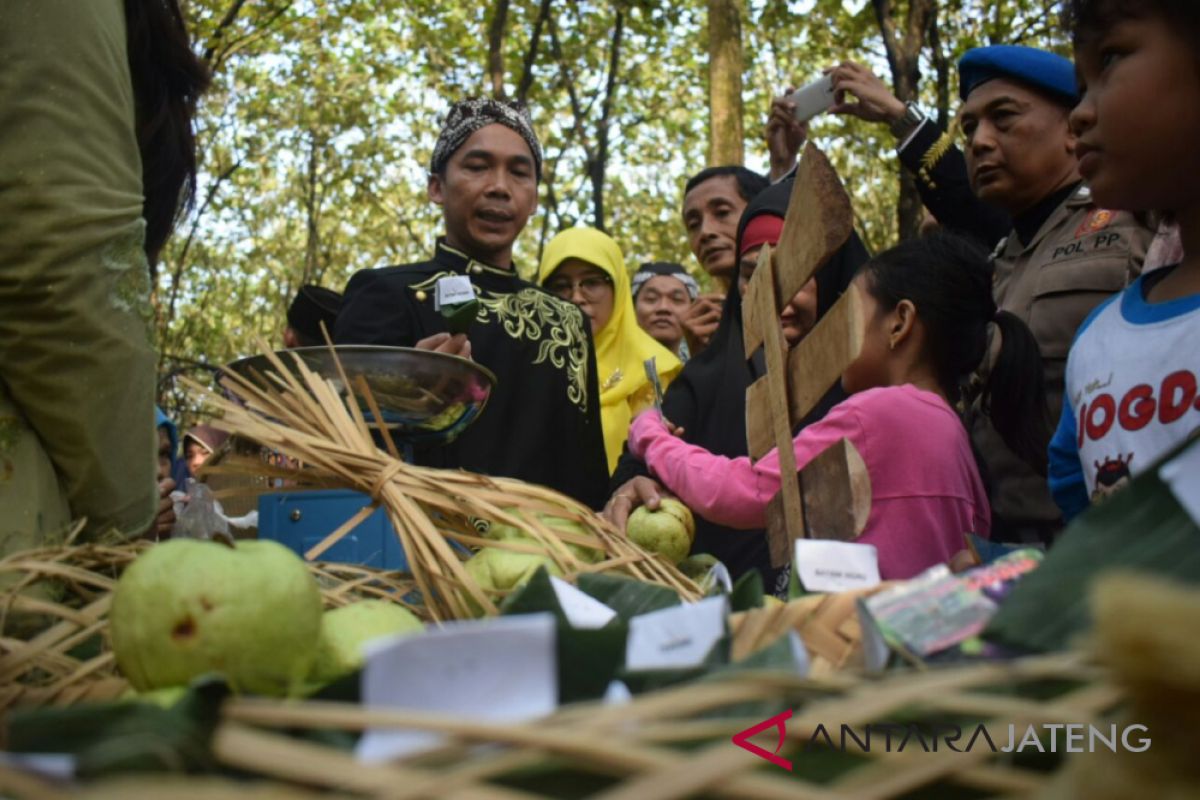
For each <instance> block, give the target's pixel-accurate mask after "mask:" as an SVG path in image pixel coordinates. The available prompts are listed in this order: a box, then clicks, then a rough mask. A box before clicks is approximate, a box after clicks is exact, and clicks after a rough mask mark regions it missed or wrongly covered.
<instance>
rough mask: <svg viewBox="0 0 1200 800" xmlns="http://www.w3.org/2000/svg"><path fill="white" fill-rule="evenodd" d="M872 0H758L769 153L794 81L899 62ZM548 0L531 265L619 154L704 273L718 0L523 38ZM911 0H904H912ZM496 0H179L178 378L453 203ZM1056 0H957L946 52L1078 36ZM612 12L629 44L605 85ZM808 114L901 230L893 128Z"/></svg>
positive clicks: (401, 249) (631, 181)
mask: <svg viewBox="0 0 1200 800" xmlns="http://www.w3.org/2000/svg"><path fill="white" fill-rule="evenodd" d="M873 2H874V0H746V2H745V3H744V6H743V12H742V13H743V17H742V20H743V22H742V33H743V39H744V50H745V58H746V75H745V76H744V85H745V115H746V116H745V130H746V137H747V147H746V152H747V163H748V165H749V166H751V167H754V168H758V169H762V170H764V171H765V168H766V164H767V158H766V156H767V154H766V147H765V143H764V142H763V140H762V130H763V125H764V124H765V120H766V116H767V111H768V108H769V105H770V99H771V97H772V95H774V94H776V93H778V92H779V91H780V90H781V89H782V88H783V87H785V86H787V85H789V84H797V83H803V82H806V81H808V80H811V79H812V78H814V77H816V76H817V75H818V74H819V73H820V70H821V69H822V68H823V67H826V66H829V65H832V64H834V63H836V62H838V61H840V60H842V59H845V58H854V59H859V60H863V61H865V62H866V63H868V64H871V65H872V66H873V67H874V68H875V69H876V71H877V72H879V73H880V74H881V75H883V76H885V77H887V78H889V79H890V76H888V73H887V64H886V59H885V58H884V55H883V46H882V41H881V39H880V35H879V30H878V24H877V21H876V18H875V14H874V11H873V6H872V3H873ZM541 5H542V4H541V2H540V1H539V0H510V2H509V10H508V15H507V23H506V30H505V35H504V39H503V54H502V55H503V62H504V66H505V71H506V83H505V89H506V93H507V94H508V95H509V96H515V95H516V94H517V93H518V92H519V91H520V88H521V86H522V78H523V76H524V74H525V65H526V63H527V61H528V62H529V63H530V65H531V67H530V68H531V74H530V76H531V81H530V83H529V91H528V96H527V97H526V98H525V99H526V100H527V102H528V103H529V104H530V106H531V109H532V111H533V115H534V120H535V124H536V127H537V130H538V132H539V135H540V136H541V138H542V142H543V146H544V148H545V151H546V176H545V180H544V181H543V184H542V187H541V199H542V203H541V209H540V211H539V213H538V215H537V216H535V217H534V219H533V220H532V221H531V223H530V225H529V226H528V227H527V229H526V230H525V232H524V233H523V234H522V236H521V238H520V239H519V240H518V243H517V248H516V258H517V263H518V266H519V268H520V270H521V272H522V274H524V275H526V276H530V275H532V274H533V273H534V271H535V269H536V262H537V260H538V258H539V256H540V253H541V249H542V247H543V246H544V244H545V242H546V241H547V240H548V239H549V238H550V237H551V236H552V235H553V234H554V233H556V232H557V231H558V230H560V229H562V228H565V227H570V226H572V225H574V224H577V223H582V224H593V223H594V214H595V211H596V209H595V197H594V194H595V192H594V188H595V187H594V180H593V178H594V176H595V175H597V174H602V175H603V181H602V182H601V183H602V185H601V187H600V188H601V191H602V195H603V201H604V220H603V221H604V224H605V227H606V228H607V230H608V231H609V232H610V233H612V235H613V236H614V237H615V238H616V239H617V240H618V242H620V243H621V245H622V247H623V249H624V252H625V255H626V259H627V262H628V264H629V266H631V267H633V266H635V265H636V264H638V263H640V262H642V261H646V260H652V259H654V260H675V261H679V262H681V263H684V264H686V265H688V266H689V268H690V269H692V270H693V271H694V272H695V273H697V274H698V276H699V277H701V278H703V277H704V276H702V275H699V273H700V269H699V266H698V265H697V264H696V262H695V260H694V259H693V258H692V257H691V255H690V253H689V251H688V249H687V244H686V241H685V239H684V236H683V230H682V225H681V224H680V220H679V206H680V202H681V199H682V187H683V183H684V182H685V180H686V178H687V176H688V175H690V174H692V173H694V172H696V171H697V170H698V169H700V168H701V167H703V166H704V159H705V151H706V146H707V141H708V130H707V128H708V113H707V108H708V97H707V76H706V71H707V56H706V40H707V22H706V11H705V8H706V3H705V2H702V1H701V0H682V1H681V2H673V3H665V2H661V1H660V0H608V2H590V1H589V2H581V0H569V1H567V0H559V1H558V2H551V3H550V5H549V8H550V11H549V14H548V19H547V20H544V21H543V22H544V24H542V25H541V31H540V36H539V38H538V43H537V44H538V47H537V50H536V55H535V57H534V58H532V60H531V61H529V54H530V48H531V42H532V39H533V31H534V29H535V26H536V23H537V21H538V20H539V15H540V9H541ZM897 5H898V6H900V9H898V11H897V13H899V11H902V10H903V7H904V5H905V3H904V2H903V0H899V1H898V2H897ZM494 6H495V3H494V2H493V3H488V4H453V3H451V4H445V3H435V2H432V1H431V0H408V2H403V3H401V2H396V0H375V1H374V2H366V1H365V0H327V1H326V2H316V1H315V0H259V2H244V3H243V2H237V1H236V0H190V2H188V3H186V4H185V8H186V13H187V14H188V17H189V22H190V25H191V27H192V30H193V35H194V39H195V41H196V47H197V49H198V50H199V51H200V52H201V53H203V54H205V55H206V57H207V58H208V60H209V62H210V64H211V65H212V67H213V70H214V75H215V79H214V84H213V88H212V90H211V91H210V92H209V94H208V95H207V96H206V97H205V98H204V99H203V101H202V104H201V109H200V117H199V120H198V128H199V130H198V135H199V141H200V147H201V170H202V174H201V181H200V186H199V191H198V196H197V201H196V207H195V208H194V209H193V210H192V211H191V212H190V213H189V214H188V215H186V216H185V217H184V219H183V220H182V221H181V223H180V225H179V227H178V229H177V231H176V235H175V237H174V238H173V239H172V241H171V242H170V244H169V245H168V248H167V250H166V251H165V253H164V256H163V263H162V264H161V266H160V270H159V276H158V280H159V284H158V286H157V287H156V289H157V290H156V298H155V299H156V304H157V310H158V327H159V331H158V333H159V342H160V346H161V348H162V353H163V360H162V364H161V372H162V374H163V375H164V377H165V376H167V375H168V374H169V373H170V372H172V371H173V370H174V369H176V368H177V367H179V365H181V364H186V363H187V362H188V361H189V360H192V361H201V362H206V363H210V364H222V363H225V362H227V361H229V360H231V359H232V358H235V357H237V356H240V355H246V354H249V353H251V352H255V351H257V346H256V344H255V338H256V337H260V336H261V337H263V338H265V339H266V340H267V341H268V342H269V343H270V344H271V345H273V346H279V345H280V334H281V331H282V328H283V324H284V322H283V318H284V312H285V310H286V308H287V305H288V302H289V301H290V299H291V297H292V296H293V295H294V293H295V291H296V289H297V288H298V287H299V286H300V285H302V284H304V283H320V284H323V285H325V286H329V287H331V288H338V289H340V288H341V287H342V286H344V285H345V282H346V281H347V280H348V279H349V277H350V276H351V275H352V274H353V273H354V272H355V271H356V270H360V269H366V268H370V267H375V266H381V265H385V264H396V263H404V262H406V261H411V260H417V259H421V258H424V257H425V256H426V255H427V254H428V252H429V250H430V247H431V245H432V243H433V240H434V238H435V237H436V236H437V234H438V233H439V229H440V215H439V212H438V209H437V208H436V207H435V206H433V205H432V204H431V203H430V202H429V201H428V200H427V198H426V195H425V182H426V174H425V166H426V164H427V163H428V160H429V157H430V154H431V152H432V149H433V145H434V142H435V140H436V136H437V131H438V126H439V122H440V119H441V117H442V115H443V114H444V113H445V110H446V108H447V107H448V105H449V103H450V102H451V101H453V100H454V99H457V98H459V97H462V96H467V95H482V94H486V93H488V92H490V79H489V75H488V71H487V62H488V37H487V32H488V24H489V22H490V20H491V18H492V14H493V11H494ZM1056 7H1057V0H1055V2H1051V0H1004V2H985V1H984V0H942V2H941V3H940V10H939V14H938V23H939V32H940V44H941V47H942V51H943V52H942V55H943V56H944V57H945V58H946V59H949V62H948V63H950V64H951V65H952V64H953V61H954V60H955V59H956V58H957V57H958V56H959V55H960V54H961V53H962V52H963V51H964V50H965V49H967V48H968V47H971V46H974V45H977V44H980V43H993V42H999V41H1021V42H1023V43H1028V44H1035V45H1041V46H1047V45H1054V46H1057V47H1059V48H1060V49H1062V47H1063V42H1064V37H1063V36H1062V35H1061V33H1060V31H1058V30H1057V29H1056V24H1057V15H1056V11H1055V9H1056ZM232 10H236V13H233V14H230V12H231V11H232ZM618 11H619V12H620V13H621V15H622V23H623V25H622V35H621V38H620V42H619V44H620V47H619V55H620V57H619V59H618V60H617V69H616V74H615V80H614V81H613V84H612V91H611V95H610V94H609V92H608V91H607V85H608V78H609V64H610V57H611V54H612V47H613V43H614V41H613V40H614V32H615V29H616V26H615V22H616V16H617V13H618ZM932 55H933V54H932V53H931V52H927V53H926V57H925V58H924V59H923V65H924V66H923V75H924V77H923V80H922V82H921V92H922V99H923V100H924V101H925V104H926V105H927V106H928V107H930V108H936V106H937V92H936V86H937V80H936V65H935V62H934V60H933V58H932ZM952 77H953V76H951V78H952ZM953 84H954V81H953V80H951V81H950V86H953ZM572 96H573V97H574V100H572ZM606 98H607V99H608V107H609V111H608V114H607V116H605V113H604V108H605V100H606ZM605 132H606V135H607V139H608V146H607V149H606V151H605V150H602V148H601V142H602V141H603V139H604V137H605ZM812 135H813V137H814V139H815V140H816V141H817V142H818V143H819V144H820V145H821V146H822V147H824V148H825V149H826V150H827V151H828V152H829V153H830V155H831V157H832V159H833V162H834V164H835V165H836V166H837V168H838V169H839V170H840V172H841V174H842V176H843V178H844V180H845V182H846V185H847V187H848V189H849V190H850V193H851V195H852V197H853V198H854V201H855V208H856V214H857V217H858V226H859V229H860V231H861V232H862V234H863V237H864V239H865V240H866V242H867V243H868V245H869V246H870V247H871V248H872V249H874V250H879V249H882V248H884V247H887V246H888V245H890V244H891V243H892V242H893V241H894V240H895V227H896V223H895V207H896V197H897V176H898V173H899V165H898V162H897V160H896V159H895V158H894V157H893V154H892V147H893V146H894V142H893V141H892V140H891V135H890V134H889V133H888V132H887V131H886V129H883V128H881V127H880V126H876V125H870V124H867V123H863V122H861V121H858V120H854V119H849V118H843V117H825V118H820V119H818V120H817V121H816V122H815V123H814V125H813V130H812ZM600 161H603V171H602V173H598V172H597V171H596V166H597V162H600ZM169 388H170V387H169V385H164V389H169ZM181 403H182V398H181V397H180V396H179V395H178V394H177V393H176V394H174V395H172V396H171V397H169V398H164V404H165V405H166V406H167V407H168V409H169V410H170V411H171V412H172V413H175V414H176V415H177V416H181V417H182V418H183V420H182V421H183V422H185V423H187V422H190V421H191V417H193V416H194V415H195V414H196V413H197V409H194V408H187V409H185V408H182V407H181Z"/></svg>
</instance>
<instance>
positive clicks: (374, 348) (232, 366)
mask: <svg viewBox="0 0 1200 800" xmlns="http://www.w3.org/2000/svg"><path fill="white" fill-rule="evenodd" d="M331 349H332V350H333V351H334V352H335V353H342V352H347V353H362V352H365V353H394V352H396V351H402V352H406V353H421V354H422V355H421V357H422V358H425V357H428V356H433V357H434V358H435V359H445V360H449V361H457V362H460V363H461V364H463V365H466V366H468V367H470V368H472V369H474V370H477V371H479V372H481V373H482V374H483V375H484V377H486V378H487V379H488V381H489V382H490V384H491V385H490V386H489V387H488V390H489V394H490V392H491V390H492V389H494V388H495V387H496V382H497V381H496V373H494V372H492V371H491V370H490V369H488V368H487V367H485V366H484V365H483V364H480V363H479V362H477V361H473V360H471V359H469V358H463V357H462V356H455V355H451V354H450V353H437V352H434V351H433V350H420V349H418V348H416V347H394V346H392V345H383V344H336V345H333V347H332V348H330V346H329V345H323V344H322V345H316V346H312V347H291V348H285V349H282V350H276V351H275V355H277V356H281V355H282V354H283V353H297V354H301V355H303V354H304V353H324V354H328V353H329V352H330V350H331ZM265 358H266V356H265V354H261V353H260V354H259V355H255V356H244V357H242V358H239V359H236V360H234V361H230V362H229V363H228V364H226V365H225V367H224V369H226V370H230V371H233V372H237V373H238V374H241V370H239V369H238V365H240V364H242V363H244V362H247V361H251V360H254V359H265ZM281 360H282V359H281ZM284 363H285V364H286V363H287V362H284Z"/></svg>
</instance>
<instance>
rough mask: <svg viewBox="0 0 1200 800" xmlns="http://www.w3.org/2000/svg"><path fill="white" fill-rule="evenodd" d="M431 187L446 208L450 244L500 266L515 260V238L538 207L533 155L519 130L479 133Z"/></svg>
mask: <svg viewBox="0 0 1200 800" xmlns="http://www.w3.org/2000/svg"><path fill="white" fill-rule="evenodd" d="M428 188H429V199H430V200H432V201H433V202H435V203H437V204H438V205H440V206H441V207H442V214H443V217H444V218H445V222H446V241H447V243H449V244H450V245H451V246H453V247H457V248H458V249H460V250H462V251H464V252H465V253H467V255H469V256H471V257H473V258H478V259H479V260H481V261H487V262H488V263H491V264H495V265H496V266H499V267H507V266H509V264H511V262H512V245H513V242H514V241H515V240H516V238H517V236H518V235H519V234H520V233H521V231H522V230H523V229H524V228H525V223H526V222H528V221H529V217H530V216H531V215H532V214H533V212H534V209H535V208H536V207H537V177H536V173H535V171H534V162H533V154H532V153H531V152H530V150H529V145H527V144H525V140H524V139H522V138H521V137H520V136H519V135H518V134H517V133H516V131H513V130H512V129H510V128H507V127H505V126H504V125H498V124H493V125H487V126H485V127H483V128H480V129H479V130H477V131H475V133H473V134H471V137H470V138H469V139H467V141H465V142H464V143H463V145H462V147H460V148H458V150H457V151H455V153H454V155H452V156H450V159H449V161H448V162H447V163H446V169H445V172H444V174H443V175H432V176H430V178H429V187H428Z"/></svg>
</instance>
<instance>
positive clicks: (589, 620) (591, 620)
mask: <svg viewBox="0 0 1200 800" xmlns="http://www.w3.org/2000/svg"><path fill="white" fill-rule="evenodd" d="M550 585H551V586H552V587H554V596H555V597H557V598H558V605H559V607H560V608H562V610H563V613H564V614H566V615H567V622H570V623H571V627H573V628H581V629H587V628H603V627H604V626H605V625H607V624H608V623H609V622H611V621H612V619H613V617H615V616H617V612H615V611H613V610H612V609H611V608H609V607H608V606H606V605H604V603H601V602H600V601H599V600H597V599H596V598H594V597H592V596H591V595H588V594H584V593H583V592H581V591H579V590H578V589H576V588H575V587H574V586H572V585H571V584H569V583H567V582H566V581H564V580H563V579H562V578H557V577H555V576H553V575H551V576H550Z"/></svg>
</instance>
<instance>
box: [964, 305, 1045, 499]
mask: <svg viewBox="0 0 1200 800" xmlns="http://www.w3.org/2000/svg"><path fill="white" fill-rule="evenodd" d="M995 323H996V327H997V329H998V333H999V335H1000V354H999V356H997V358H996V363H995V364H993V365H992V369H991V372H990V373H989V375H988V378H987V383H986V385H985V386H984V390H983V397H982V398H981V401H982V407H983V410H984V411H985V412H986V413H987V415H988V416H989V417H990V418H991V420H992V426H993V427H994V428H995V429H996V432H997V433H998V434H1000V438H1001V439H1003V440H1004V443H1005V444H1006V445H1008V447H1009V449H1010V450H1012V451H1013V452H1014V453H1016V454H1017V455H1018V456H1019V457H1020V458H1021V460H1022V461H1024V462H1026V463H1027V464H1029V465H1030V466H1031V467H1033V468H1034V469H1035V470H1036V471H1037V472H1038V474H1039V475H1042V476H1045V475H1046V472H1047V463H1046V462H1047V448H1048V447H1049V444H1050V433H1051V431H1050V414H1049V409H1048V408H1047V406H1046V388H1045V381H1044V379H1043V373H1042V358H1041V353H1040V352H1039V350H1038V344H1037V340H1035V339H1034V338H1033V332H1032V331H1030V330H1029V327H1028V326H1027V325H1026V324H1025V323H1024V322H1022V321H1021V319H1020V318H1019V317H1017V316H1016V315H1014V314H1012V313H1010V312H1008V311H1000V312H998V313H997V314H996V317H995Z"/></svg>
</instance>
